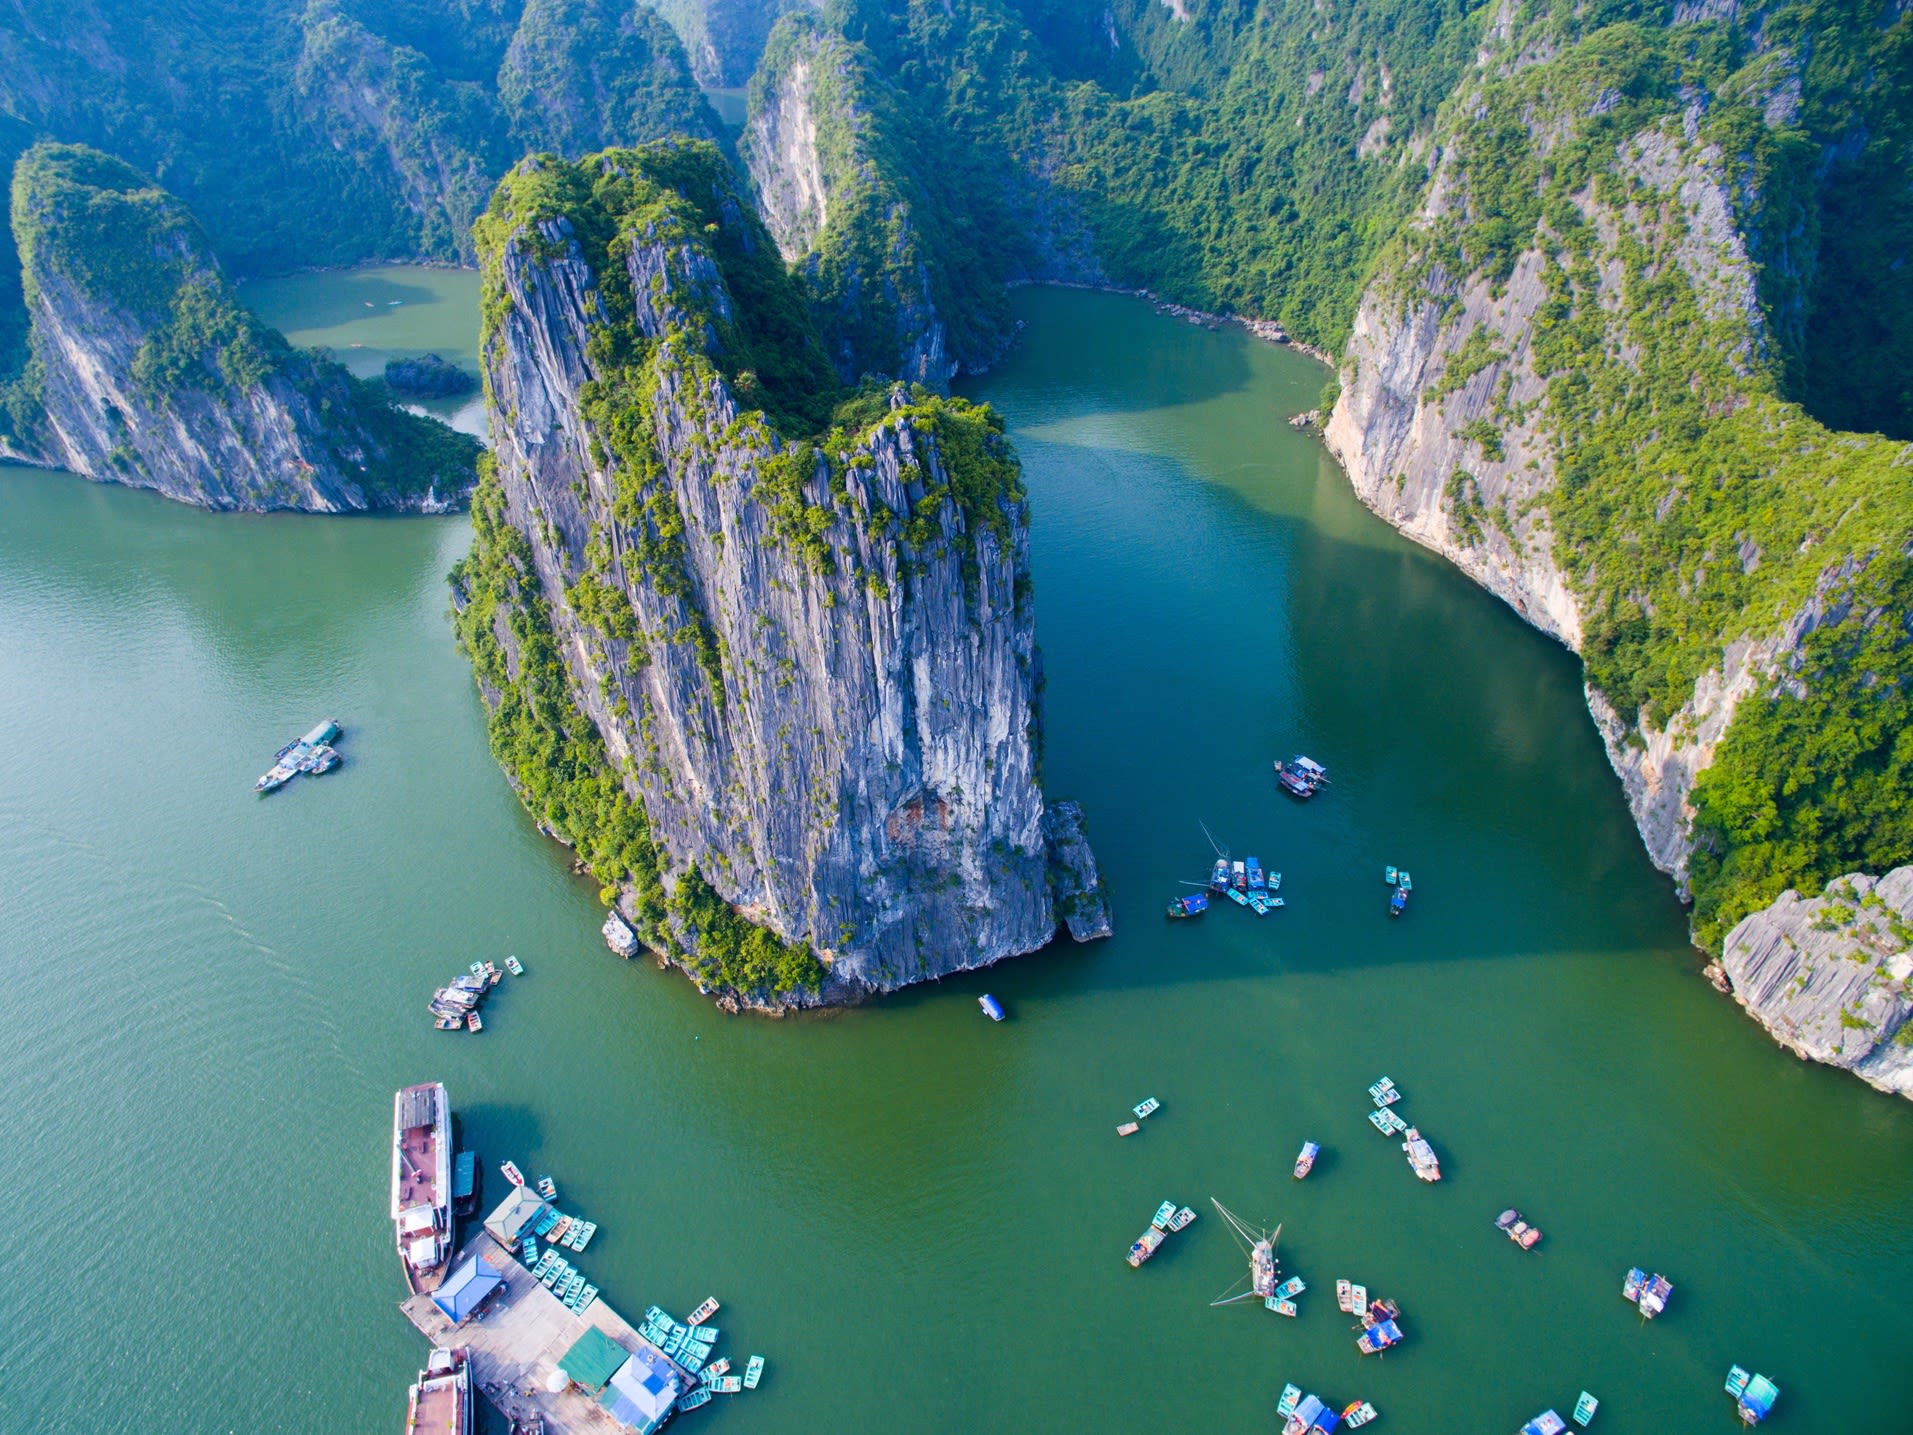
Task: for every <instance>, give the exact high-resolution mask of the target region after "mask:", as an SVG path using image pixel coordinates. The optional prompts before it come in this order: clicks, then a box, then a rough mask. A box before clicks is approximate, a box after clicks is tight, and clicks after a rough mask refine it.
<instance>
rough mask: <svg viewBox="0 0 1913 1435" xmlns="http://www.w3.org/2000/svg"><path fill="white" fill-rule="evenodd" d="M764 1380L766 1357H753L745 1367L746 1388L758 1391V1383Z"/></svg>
mask: <svg viewBox="0 0 1913 1435" xmlns="http://www.w3.org/2000/svg"><path fill="white" fill-rule="evenodd" d="M763 1378H764V1357H763V1356H761V1355H753V1356H752V1357H751V1358H750V1359H749V1360H748V1361H747V1362H745V1365H744V1388H745V1389H746V1390H755V1389H757V1382H758V1381H760V1380H762V1379H763Z"/></svg>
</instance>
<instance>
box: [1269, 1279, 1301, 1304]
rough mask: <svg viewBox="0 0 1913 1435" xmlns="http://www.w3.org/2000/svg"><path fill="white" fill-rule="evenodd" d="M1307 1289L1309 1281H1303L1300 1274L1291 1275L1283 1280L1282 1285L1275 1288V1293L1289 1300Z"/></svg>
mask: <svg viewBox="0 0 1913 1435" xmlns="http://www.w3.org/2000/svg"><path fill="white" fill-rule="evenodd" d="M1307 1289H1308V1285H1307V1283H1306V1282H1305V1281H1303V1279H1302V1278H1301V1277H1300V1276H1290V1277H1289V1278H1288V1279H1287V1280H1285V1281H1283V1282H1282V1284H1281V1285H1279V1286H1277V1287H1276V1288H1275V1293H1276V1294H1277V1295H1278V1296H1280V1297H1281V1298H1282V1299H1284V1300H1288V1299H1290V1298H1291V1297H1293V1296H1298V1295H1300V1294H1302V1292H1303V1291H1305V1290H1307Z"/></svg>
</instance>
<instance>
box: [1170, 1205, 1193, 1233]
mask: <svg viewBox="0 0 1913 1435" xmlns="http://www.w3.org/2000/svg"><path fill="white" fill-rule="evenodd" d="M1195 1223H1196V1213H1195V1212H1194V1211H1193V1210H1191V1209H1190V1208H1189V1207H1187V1206H1184V1207H1183V1208H1182V1209H1181V1210H1179V1211H1177V1212H1176V1214H1175V1215H1173V1216H1171V1217H1170V1218H1169V1229H1170V1230H1171V1231H1186V1230H1188V1229H1189V1227H1191V1226H1193V1225H1194V1224H1195Z"/></svg>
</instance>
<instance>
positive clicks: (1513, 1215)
mask: <svg viewBox="0 0 1913 1435" xmlns="http://www.w3.org/2000/svg"><path fill="white" fill-rule="evenodd" d="M1520 1219H1521V1213H1520V1212H1519V1211H1517V1210H1515V1208H1514V1207H1512V1206H1510V1207H1509V1208H1508V1209H1507V1210H1505V1211H1503V1212H1502V1213H1501V1214H1500V1215H1498V1216H1496V1217H1495V1229H1496V1230H1497V1231H1506V1230H1507V1229H1509V1228H1510V1227H1511V1226H1513V1225H1514V1224H1515V1222H1517V1221H1519V1220H1520Z"/></svg>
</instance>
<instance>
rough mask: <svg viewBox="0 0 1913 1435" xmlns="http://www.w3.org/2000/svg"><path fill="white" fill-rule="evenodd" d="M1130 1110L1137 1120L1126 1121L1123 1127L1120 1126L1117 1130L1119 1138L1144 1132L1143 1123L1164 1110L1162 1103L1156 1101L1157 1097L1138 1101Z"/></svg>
mask: <svg viewBox="0 0 1913 1435" xmlns="http://www.w3.org/2000/svg"><path fill="white" fill-rule="evenodd" d="M1130 1110H1132V1111H1134V1112H1135V1113H1136V1119H1135V1120H1134V1121H1125V1122H1123V1124H1122V1125H1120V1126H1118V1127H1117V1128H1116V1134H1117V1135H1118V1136H1134V1135H1135V1134H1136V1133H1137V1132H1138V1131H1140V1130H1142V1123H1143V1122H1145V1121H1147V1120H1148V1119H1149V1118H1150V1117H1152V1116H1154V1115H1155V1114H1156V1113H1157V1112H1158V1111H1160V1110H1162V1103H1161V1102H1160V1101H1158V1100H1156V1098H1155V1097H1153V1096H1149V1097H1145V1098H1143V1099H1142V1100H1141V1101H1138V1102H1137V1103H1136V1104H1135V1105H1134V1106H1133V1107H1131V1108H1130Z"/></svg>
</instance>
